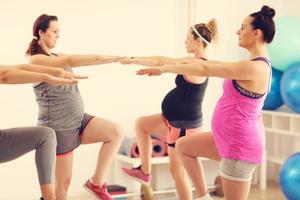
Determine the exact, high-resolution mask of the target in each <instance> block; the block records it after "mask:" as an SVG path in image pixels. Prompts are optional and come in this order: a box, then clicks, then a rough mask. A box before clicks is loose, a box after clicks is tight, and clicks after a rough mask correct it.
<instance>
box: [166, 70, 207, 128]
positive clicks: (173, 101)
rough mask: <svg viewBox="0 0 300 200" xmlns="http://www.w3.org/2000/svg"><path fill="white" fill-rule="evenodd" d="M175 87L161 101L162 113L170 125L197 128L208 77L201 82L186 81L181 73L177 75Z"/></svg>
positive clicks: (200, 118)
mask: <svg viewBox="0 0 300 200" xmlns="http://www.w3.org/2000/svg"><path fill="white" fill-rule="evenodd" d="M175 83H176V87H175V88H174V89H173V90H171V91H170V92H169V93H168V94H167V95H166V96H165V98H164V100H163V102H162V106H161V107H162V113H163V115H164V117H165V118H166V119H167V120H168V121H169V123H170V124H171V125H172V126H175V127H178V128H197V127H199V126H201V124H202V120H203V119H202V101H203V98H204V94H205V90H206V88H207V84H208V78H207V79H206V80H205V81H204V82H203V83H201V84H194V83H191V82H188V81H187V80H186V79H185V78H184V76H183V75H177V76H176V79H175Z"/></svg>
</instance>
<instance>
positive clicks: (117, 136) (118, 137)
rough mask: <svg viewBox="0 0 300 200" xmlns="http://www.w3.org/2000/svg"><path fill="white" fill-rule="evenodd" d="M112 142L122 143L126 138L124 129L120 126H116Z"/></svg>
mask: <svg viewBox="0 0 300 200" xmlns="http://www.w3.org/2000/svg"><path fill="white" fill-rule="evenodd" d="M111 136H112V141H118V142H120V141H122V140H123V138H124V129H123V127H122V126H120V125H115V127H114V128H113V130H112V133H111Z"/></svg>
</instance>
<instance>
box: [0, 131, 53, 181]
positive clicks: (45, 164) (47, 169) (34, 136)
mask: <svg viewBox="0 0 300 200" xmlns="http://www.w3.org/2000/svg"><path fill="white" fill-rule="evenodd" d="M34 149H35V150H36V151H35V163H36V167H37V172H38V177H39V183H40V185H44V184H51V183H54V169H55V156H56V137H55V133H54V131H53V130H52V129H51V128H48V127H43V126H36V127H20V128H11V129H0V163H2V162H7V161H11V160H14V159H16V158H18V157H20V156H22V155H24V154H26V153H28V152H30V151H32V150H34Z"/></svg>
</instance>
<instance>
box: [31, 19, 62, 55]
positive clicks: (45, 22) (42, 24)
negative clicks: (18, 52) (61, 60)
mask: <svg viewBox="0 0 300 200" xmlns="http://www.w3.org/2000/svg"><path fill="white" fill-rule="evenodd" d="M51 21H58V19H57V17H56V16H54V15H47V14H42V15H40V16H39V17H38V18H37V19H36V20H35V22H34V24H33V31H32V34H33V39H32V40H31V42H30V44H29V47H28V49H27V50H26V55H27V56H32V55H35V54H45V55H48V54H47V53H46V52H45V51H44V50H43V49H42V47H41V46H40V45H39V43H38V41H39V39H40V35H39V30H41V31H43V32H46V30H47V29H48V28H49V24H50V22H51Z"/></svg>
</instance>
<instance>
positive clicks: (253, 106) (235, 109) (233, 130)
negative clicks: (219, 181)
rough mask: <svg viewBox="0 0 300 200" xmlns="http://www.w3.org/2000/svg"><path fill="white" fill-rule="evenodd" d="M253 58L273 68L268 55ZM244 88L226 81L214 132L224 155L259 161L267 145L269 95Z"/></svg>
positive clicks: (216, 114) (218, 146) (253, 161)
mask: <svg viewBox="0 0 300 200" xmlns="http://www.w3.org/2000/svg"><path fill="white" fill-rule="evenodd" d="M253 60H262V61H265V62H267V63H268V65H269V66H270V67H271V64H270V62H269V61H268V60H267V59H266V58H263V57H259V58H256V59H253ZM270 80H271V73H270ZM241 89H242V90H243V88H242V87H240V86H239V85H238V84H237V83H236V82H235V81H234V80H225V81H224V83H223V95H222V97H221V98H220V99H219V101H218V103H217V105H216V107H215V110H214V113H213V117H212V132H213V136H214V139H215V143H216V146H217V150H218V152H219V154H220V156H221V158H227V159H234V160H243V161H247V162H251V163H257V164H258V163H260V162H261V160H262V156H263V151H264V146H265V135H264V126H263V122H262V107H263V104H264V100H265V99H266V94H263V95H260V96H259V94H257V95H256V93H252V92H249V91H247V90H243V92H241ZM248 94H251V96H249V95H248Z"/></svg>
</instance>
